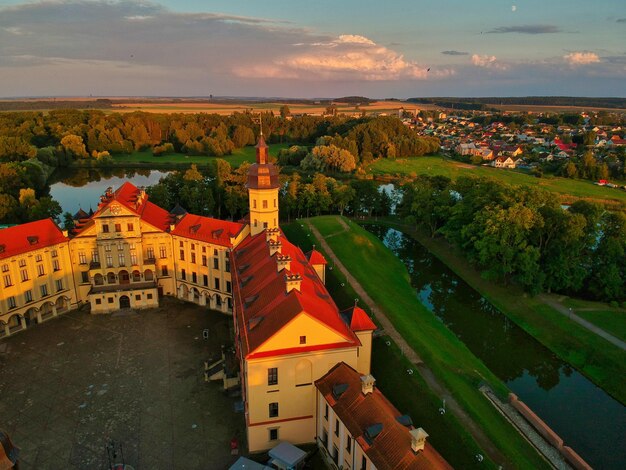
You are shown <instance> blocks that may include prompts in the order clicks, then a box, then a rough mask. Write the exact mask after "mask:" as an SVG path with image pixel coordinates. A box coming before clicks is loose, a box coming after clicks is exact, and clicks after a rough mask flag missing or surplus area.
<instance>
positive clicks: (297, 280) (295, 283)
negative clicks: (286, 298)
mask: <svg viewBox="0 0 626 470" xmlns="http://www.w3.org/2000/svg"><path fill="white" fill-rule="evenodd" d="M285 284H286V287H287V293H289V292H291V291H292V290H293V289H296V290H297V291H298V292H300V285H301V284H302V276H300V274H291V273H287V274H285Z"/></svg>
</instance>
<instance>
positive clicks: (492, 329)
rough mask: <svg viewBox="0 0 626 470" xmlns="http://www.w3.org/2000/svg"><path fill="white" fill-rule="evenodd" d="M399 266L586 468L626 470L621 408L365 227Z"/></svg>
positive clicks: (408, 243) (448, 277)
mask: <svg viewBox="0 0 626 470" xmlns="http://www.w3.org/2000/svg"><path fill="white" fill-rule="evenodd" d="M365 228H366V229H367V230H369V231H370V232H372V233H373V234H375V235H376V236H377V237H378V238H379V239H380V240H382V241H383V243H384V244H385V245H386V246H387V247H389V248H390V249H391V250H392V251H393V252H394V253H395V254H396V256H398V257H399V258H400V259H401V260H402V261H403V262H404V264H405V265H406V267H407V269H408V271H409V274H410V275H411V282H412V285H413V286H414V287H415V290H416V293H417V296H418V297H419V299H420V301H421V302H422V303H423V304H424V305H425V306H426V307H427V308H428V309H429V310H430V311H431V312H433V313H434V314H435V315H436V316H437V318H439V319H440V320H441V321H443V322H444V323H445V324H446V325H447V326H448V328H450V330H452V331H453V332H454V333H455V334H456V335H457V336H458V337H459V339H461V340H462V341H463V342H464V343H465V344H466V345H467V347H468V348H469V349H470V350H471V351H472V352H473V353H474V354H475V355H476V356H477V357H478V358H480V359H481V360H482V361H483V362H484V363H485V365H486V366H487V367H488V368H489V369H490V370H491V371H492V372H493V373H494V374H495V375H496V376H498V377H499V378H500V379H501V380H502V381H503V382H504V383H506V385H507V386H508V387H509V388H510V389H511V391H513V393H515V394H516V395H517V396H519V398H520V399H521V400H522V401H524V402H525V403H526V404H527V405H528V406H530V407H531V408H532V409H533V410H534V411H535V412H536V413H537V414H538V415H539V416H540V417H541V418H542V419H543V420H544V421H545V422H546V423H548V425H550V426H551V427H552V429H554V430H555V431H556V432H557V433H558V434H559V435H560V436H561V437H562V438H563V440H564V441H565V445H569V446H570V447H572V448H573V449H574V450H576V451H577V452H578V453H579V454H580V455H581V456H582V457H583V458H584V459H585V460H587V462H588V463H589V464H590V465H592V466H593V467H594V468H598V469H600V468H601V469H623V468H626V445H625V443H626V408H625V407H624V406H622V404H621V403H619V402H618V401H617V400H615V399H613V398H612V397H611V396H609V395H608V394H606V393H605V392H604V391H603V390H602V389H600V388H598V387H597V386H595V385H594V384H593V383H592V382H591V381H589V380H588V379H587V378H586V377H584V376H583V375H582V374H580V373H579V372H578V371H576V370H575V369H573V368H572V367H571V366H569V365H568V364H567V363H565V362H563V361H561V360H560V359H559V358H558V357H556V355H555V354H553V353H552V352H551V351H550V350H549V349H547V348H546V347H544V346H543V345H541V344H540V343H539V342H538V341H537V340H535V339H534V338H533V337H532V336H530V335H529V334H527V333H526V332H525V331H524V330H522V329H521V328H520V327H518V326H517V325H516V324H515V323H514V322H512V321H511V320H509V319H508V317H506V316H505V315H503V314H502V313H501V312H500V311H499V310H497V309H496V308H495V307H494V306H493V305H491V304H490V303H489V302H488V301H487V300H486V299H485V298H483V297H482V296H481V295H480V294H479V293H478V292H476V291H475V290H474V289H472V288H471V287H470V286H469V285H468V284H467V283H465V282H464V281H463V280H462V279H461V278H459V277H458V276H457V275H456V274H455V273H454V272H452V271H451V270H450V269H449V268H448V267H447V266H446V265H445V264H443V263H442V262H441V261H439V260H438V259H437V258H436V257H435V256H434V255H432V254H431V253H430V252H429V251H428V250H427V249H426V248H424V247H423V246H422V245H420V244H419V243H418V242H416V241H415V240H413V239H412V238H411V237H409V236H408V235H405V234H403V233H402V232H399V231H397V230H394V229H390V228H387V227H382V226H378V225H366V226H365Z"/></svg>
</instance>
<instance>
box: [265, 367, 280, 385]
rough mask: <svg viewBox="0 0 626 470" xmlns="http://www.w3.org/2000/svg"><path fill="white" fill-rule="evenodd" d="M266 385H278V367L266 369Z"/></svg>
mask: <svg viewBox="0 0 626 470" xmlns="http://www.w3.org/2000/svg"><path fill="white" fill-rule="evenodd" d="M267 385H278V367H270V368H269V369H267Z"/></svg>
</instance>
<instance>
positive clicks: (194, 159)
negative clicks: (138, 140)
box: [113, 144, 289, 167]
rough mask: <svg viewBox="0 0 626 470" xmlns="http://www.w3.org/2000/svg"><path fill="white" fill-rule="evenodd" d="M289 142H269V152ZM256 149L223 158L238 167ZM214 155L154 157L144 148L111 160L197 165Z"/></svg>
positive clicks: (276, 151) (249, 158)
mask: <svg viewBox="0 0 626 470" xmlns="http://www.w3.org/2000/svg"><path fill="white" fill-rule="evenodd" d="M288 145H289V144H271V145H270V146H269V147H270V153H271V154H272V155H276V153H278V151H279V150H280V149H283V148H286V147H287V146H288ZM255 154H256V150H255V148H254V147H253V146H248V147H244V148H242V149H237V150H235V151H234V152H233V154H232V155H224V156H223V157H221V158H223V159H224V160H226V161H227V162H229V163H230V164H231V166H233V167H238V166H239V165H241V164H242V163H243V162H253V161H254V158H255ZM215 158H216V157H207V156H203V155H192V156H190V155H185V154H184V153H170V154H167V155H161V156H159V157H155V156H154V155H152V151H151V150H144V151H142V152H135V153H132V154H130V155H116V156H114V157H113V160H114V161H115V163H116V164H117V165H120V166H121V165H123V164H124V163H131V164H132V163H142V164H158V165H163V164H166V163H174V164H179V163H189V164H191V163H195V164H198V165H205V164H207V163H208V162H210V161H211V160H214V159H215Z"/></svg>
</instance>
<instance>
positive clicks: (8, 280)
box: [4, 274, 13, 287]
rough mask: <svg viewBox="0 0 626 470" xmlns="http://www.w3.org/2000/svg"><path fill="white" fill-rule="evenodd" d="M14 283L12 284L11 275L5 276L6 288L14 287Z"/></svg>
mask: <svg viewBox="0 0 626 470" xmlns="http://www.w3.org/2000/svg"><path fill="white" fill-rule="evenodd" d="M12 285H13V283H12V282H11V275H10V274H5V275H4V287H9V286H12Z"/></svg>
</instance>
